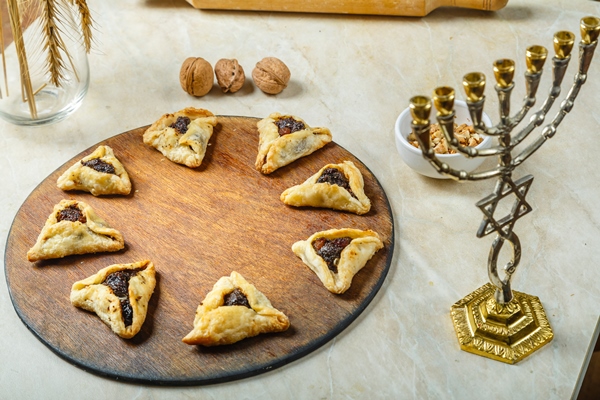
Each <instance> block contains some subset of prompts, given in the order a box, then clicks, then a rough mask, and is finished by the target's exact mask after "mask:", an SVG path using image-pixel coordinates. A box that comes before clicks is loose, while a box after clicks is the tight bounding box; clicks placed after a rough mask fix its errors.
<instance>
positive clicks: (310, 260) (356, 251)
mask: <svg viewBox="0 0 600 400" xmlns="http://www.w3.org/2000/svg"><path fill="white" fill-rule="evenodd" d="M381 248H383V243H382V242H381V240H380V239H379V235H378V234H377V233H376V232H374V231H372V230H366V231H363V230H360V229H349V228H343V229H330V230H327V231H322V232H317V233H315V234H313V235H311V236H310V237H309V238H308V239H306V240H300V241H298V242H296V243H294V244H293V245H292V251H293V252H294V254H296V255H297V256H298V257H300V258H301V259H302V261H303V262H304V264H306V265H307V266H308V267H309V268H310V269H311V270H312V271H313V272H314V273H315V274H317V276H318V277H319V279H320V280H321V282H323V285H324V286H325V287H326V288H327V289H328V290H329V291H330V292H332V293H336V294H342V293H344V292H345V291H346V290H348V289H349V288H350V285H351V284H352V279H353V278H354V275H356V274H357V273H358V271H360V270H361V269H362V268H363V267H364V266H365V265H366V264H367V262H368V261H369V260H370V259H371V258H372V257H373V255H374V254H375V253H376V252H377V251H378V250H379V249H381Z"/></svg>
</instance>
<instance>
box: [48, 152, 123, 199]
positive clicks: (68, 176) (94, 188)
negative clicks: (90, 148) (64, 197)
mask: <svg viewBox="0 0 600 400" xmlns="http://www.w3.org/2000/svg"><path fill="white" fill-rule="evenodd" d="M56 184H57V186H58V187H59V188H60V189H62V190H84V191H86V192H90V193H91V194H93V195H94V196H100V195H106V194H124V195H127V194H129V192H131V181H130V180H129V175H128V174H127V171H125V168H124V167H123V164H121V162H120V161H119V160H118V159H117V158H116V157H115V153H114V152H113V149H112V148H110V147H109V146H99V147H98V148H97V149H96V150H95V151H94V152H93V153H92V154H90V155H88V156H86V157H84V158H82V159H81V160H80V161H77V162H76V163H75V164H73V165H72V166H71V167H69V169H67V170H66V171H65V172H64V173H63V174H62V175H61V176H60V177H59V178H58V180H57V182H56Z"/></svg>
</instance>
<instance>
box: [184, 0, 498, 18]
mask: <svg viewBox="0 0 600 400" xmlns="http://www.w3.org/2000/svg"><path fill="white" fill-rule="evenodd" d="M187 1H188V3H190V4H191V5H192V6H194V7H195V8H200V9H216V10H257V11H285V12H311V13H335V14H375V15H402V16H410V17H423V16H425V15H427V14H429V13H430V12H431V11H433V10H435V9H436V8H439V7H463V8H473V9H476V10H486V11H497V10H499V9H501V8H503V7H504V6H505V5H506V3H508V0H304V1H297V0H187Z"/></svg>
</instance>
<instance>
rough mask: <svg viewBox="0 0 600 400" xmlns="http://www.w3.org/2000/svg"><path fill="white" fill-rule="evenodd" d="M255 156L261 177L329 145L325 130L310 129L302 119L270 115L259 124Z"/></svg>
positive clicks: (329, 135)
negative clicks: (256, 154) (256, 153)
mask: <svg viewBox="0 0 600 400" xmlns="http://www.w3.org/2000/svg"><path fill="white" fill-rule="evenodd" d="M257 127H258V133H259V143H258V156H257V157H256V163H255V164H254V166H255V167H256V169H257V170H259V171H260V172H262V173H263V174H270V173H271V172H273V171H275V170H276V169H277V168H280V167H283V166H284V165H288V164H289V163H291V162H292V161H295V160H297V159H299V158H300V157H304V156H307V155H309V154H311V153H312V152H314V151H316V150H318V149H320V148H321V147H323V146H325V145H326V144H327V143H329V142H331V132H329V129H327V128H311V127H310V126H308V124H307V123H306V122H304V120H303V119H301V118H298V117H295V116H292V115H281V114H279V113H273V114H271V115H269V116H268V117H267V118H265V119H262V120H260V121H258V123H257Z"/></svg>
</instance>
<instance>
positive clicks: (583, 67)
mask: <svg viewBox="0 0 600 400" xmlns="http://www.w3.org/2000/svg"><path fill="white" fill-rule="evenodd" d="M597 45H598V41H597V40H596V41H594V42H592V43H589V44H586V43H583V42H581V43H580V44H579V74H580V75H585V76H587V71H588V68H589V67H590V64H591V62H592V58H593V57H594V51H595V50H596V46H597Z"/></svg>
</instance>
